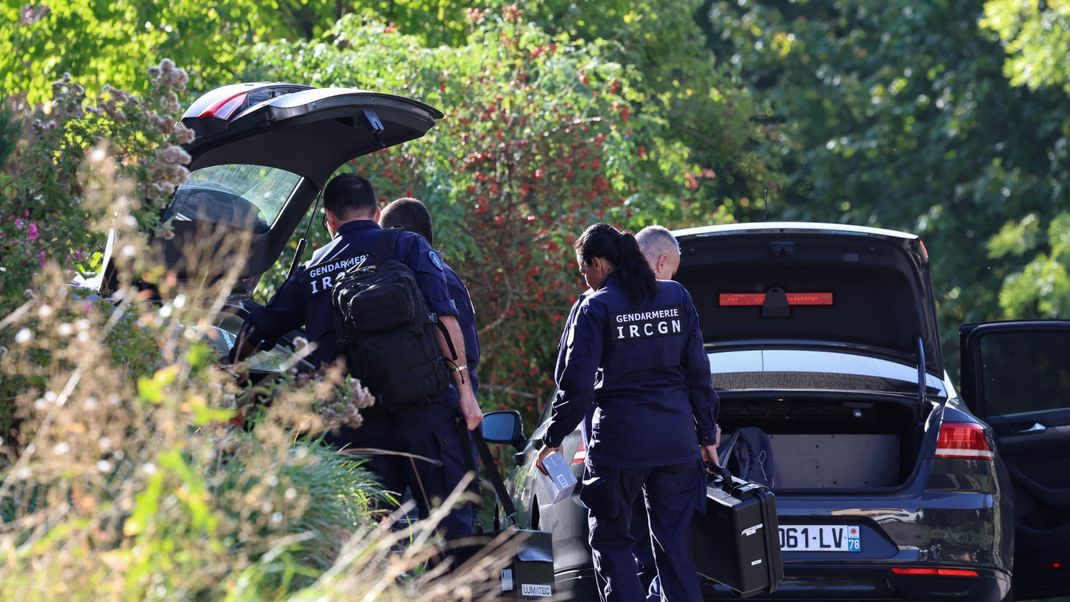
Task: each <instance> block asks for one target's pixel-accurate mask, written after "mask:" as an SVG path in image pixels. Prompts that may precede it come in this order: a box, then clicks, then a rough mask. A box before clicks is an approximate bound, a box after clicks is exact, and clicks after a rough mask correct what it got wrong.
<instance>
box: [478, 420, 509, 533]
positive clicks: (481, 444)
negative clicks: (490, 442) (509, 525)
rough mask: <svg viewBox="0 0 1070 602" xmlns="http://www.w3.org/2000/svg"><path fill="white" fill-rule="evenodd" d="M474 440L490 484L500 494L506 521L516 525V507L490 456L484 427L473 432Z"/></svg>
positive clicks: (499, 497)
mask: <svg viewBox="0 0 1070 602" xmlns="http://www.w3.org/2000/svg"><path fill="white" fill-rule="evenodd" d="M472 438H473V439H475V441H476V449H477V450H478V451H479V459H480V460H482V461H483V467H484V468H486V469H487V477H488V478H489V479H490V484H491V485H493V486H494V492H495V493H496V494H498V501H499V502H501V504H502V509H503V510H505V519H506V520H510V521H513V523H515V522H516V506H515V505H514V504H513V498H511V497H509V492H508V491H506V490H505V483H502V475H501V474H499V473H498V466H497V465H496V464H495V463H494V458H493V457H492V456H491V455H490V448H489V447H487V442H486V440H484V439H483V425H479V428H477V429H476V430H474V431H472Z"/></svg>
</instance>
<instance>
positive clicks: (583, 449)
mask: <svg viewBox="0 0 1070 602" xmlns="http://www.w3.org/2000/svg"><path fill="white" fill-rule="evenodd" d="M586 459H587V446H586V445H584V444H583V440H582V439H580V446H579V447H577V448H576V453H574V454H572V463H573V464H583V462H584V460H586Z"/></svg>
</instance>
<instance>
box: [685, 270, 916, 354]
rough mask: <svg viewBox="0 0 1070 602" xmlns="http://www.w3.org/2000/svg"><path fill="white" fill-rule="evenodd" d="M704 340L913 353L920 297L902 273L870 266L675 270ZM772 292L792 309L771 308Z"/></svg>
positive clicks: (783, 307)
mask: <svg viewBox="0 0 1070 602" xmlns="http://www.w3.org/2000/svg"><path fill="white" fill-rule="evenodd" d="M677 279H678V280H679V281H680V282H681V283H682V284H683V285H684V286H686V287H687V289H688V290H689V291H690V292H691V297H692V299H693V301H694V303H695V307H696V308H697V309H698V312H699V319H700V321H701V323H702V333H703V338H704V339H705V341H706V342H707V343H709V342H723V341H746V340H759V339H765V340H768V339H791V340H807V341H844V342H850V343H853V344H858V345H866V346H872V347H879V348H883V349H892V350H895V351H897V352H900V353H904V354H908V355H909V356H913V355H915V354H916V349H917V343H916V342H915V341H916V339H915V337H916V336H917V334H918V333H919V332H920V328H921V327H920V325H919V320H918V313H919V308H918V303H919V300H918V293H917V292H916V290H915V288H914V286H913V284H912V283H911V282H910V281H909V280H908V279H907V278H906V276H905V275H904V274H903V272H901V271H898V270H892V269H881V268H880V267H876V266H872V265H843V264H842V262H841V264H840V265H799V264H793V263H791V262H786V264H785V265H777V264H760V265H720V266H695V267H693V268H689V269H684V268H681V270H680V273H679V275H678V276H677ZM775 295H778V296H779V298H780V299H781V300H784V299H788V300H790V302H791V304H790V306H788V305H781V306H780V307H779V308H778V307H771V306H770V304H769V303H767V302H764V300H767V299H769V298H771V297H774V296H775Z"/></svg>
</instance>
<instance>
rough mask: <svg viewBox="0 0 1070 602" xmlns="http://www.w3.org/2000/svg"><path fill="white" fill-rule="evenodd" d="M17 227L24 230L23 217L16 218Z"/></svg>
mask: <svg viewBox="0 0 1070 602" xmlns="http://www.w3.org/2000/svg"><path fill="white" fill-rule="evenodd" d="M15 229H16V230H22V218H21V217H16V218H15Z"/></svg>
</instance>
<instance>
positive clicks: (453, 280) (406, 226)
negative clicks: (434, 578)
mask: <svg viewBox="0 0 1070 602" xmlns="http://www.w3.org/2000/svg"><path fill="white" fill-rule="evenodd" d="M379 225H380V226H382V227H384V228H401V229H403V230H407V231H409V232H415V233H416V234H419V235H420V236H422V237H424V239H426V240H427V242H428V244H429V245H434V241H435V234H434V228H433V227H432V223H431V213H430V212H429V211H428V210H427V207H426V206H425V205H424V204H423V203H422V202H420V201H419V200H417V199H413V198H400V199H397V200H395V201H393V202H392V203H390V204H389V205H387V206H386V207H384V208H383V211H382V215H381V216H380V217H379ZM431 252H432V253H433V255H432V257H431V259H432V261H433V262H434V263H435V264H436V265H438V266H439V267H441V268H442V271H443V273H444V274H445V276H446V288H447V289H448V290H449V294H450V298H451V299H453V303H454V305H456V306H457V323H458V325H459V326H460V327H461V333H462V334H463V335H464V348H465V351H466V352H467V355H468V374H469V377H470V378H471V382H472V393H473V394H478V393H479V376H478V374H477V372H478V371H477V370H476V368H477V367H478V366H479V330H478V329H477V328H476V310H475V305H474V304H473V303H472V297H471V296H470V295H469V294H468V288H466V287H465V285H464V281H463V280H461V277H460V276H459V275H458V274H457V272H455V271H454V270H453V268H451V267H450V266H449V264H447V263H446V262H445V260H443V259H442V256H441V255H439V254H438V252H437V251H435V250H432V251H431ZM457 402H458V400H457V390H456V389H455V388H453V387H450V391H449V403H450V404H451V405H456V404H457ZM458 437H461V438H463V440H464V441H465V442H466V445H467V449H466V450H465V461H466V467H467V469H468V470H471V471H473V472H474V473H476V474H478V472H479V470H478V466H476V457H477V455H476V450H475V441H474V440H473V439H472V438H471V436H470V435H469V434H468V432H467V431H466V430H465V429H464V428H463V425H462V427H461V428H460V429H458ZM472 489H473V491H474V492H476V493H477V494H478V484H477V483H473V486H472ZM463 560H464V552H462V557H461V558H459V560H458V563H462V562H463Z"/></svg>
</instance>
